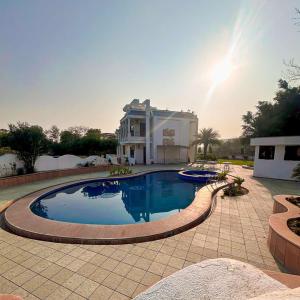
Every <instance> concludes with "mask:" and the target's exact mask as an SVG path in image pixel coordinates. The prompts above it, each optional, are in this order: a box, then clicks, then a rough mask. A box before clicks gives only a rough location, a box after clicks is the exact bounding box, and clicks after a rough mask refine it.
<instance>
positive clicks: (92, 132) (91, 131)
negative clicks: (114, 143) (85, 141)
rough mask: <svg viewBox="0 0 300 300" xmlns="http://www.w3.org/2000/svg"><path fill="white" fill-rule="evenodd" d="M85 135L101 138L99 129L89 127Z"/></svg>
mask: <svg viewBox="0 0 300 300" xmlns="http://www.w3.org/2000/svg"><path fill="white" fill-rule="evenodd" d="M85 137H89V138H95V139H101V129H93V128H90V129H89V130H88V131H87V132H86V134H85Z"/></svg>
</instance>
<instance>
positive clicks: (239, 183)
mask: <svg viewBox="0 0 300 300" xmlns="http://www.w3.org/2000/svg"><path fill="white" fill-rule="evenodd" d="M244 181H245V179H244V178H242V177H239V176H236V177H235V178H234V180H233V182H234V183H235V184H236V185H237V186H238V187H239V188H241V186H242V184H243V182H244Z"/></svg>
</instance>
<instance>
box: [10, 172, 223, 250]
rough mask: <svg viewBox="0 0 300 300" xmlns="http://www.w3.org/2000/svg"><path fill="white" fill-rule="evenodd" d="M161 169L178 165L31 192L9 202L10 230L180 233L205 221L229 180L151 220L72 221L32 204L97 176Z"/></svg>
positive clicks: (70, 237) (97, 237)
mask: <svg viewBox="0 0 300 300" xmlns="http://www.w3.org/2000/svg"><path fill="white" fill-rule="evenodd" d="M158 171H159V172H166V171H174V169H173V170H166V169H163V170H155V171H148V172H147V171H146V172H140V173H136V174H133V175H129V176H122V177H99V178H93V179H85V180H77V181H72V182H69V183H63V184H58V185H55V186H51V187H47V188H44V189H41V190H38V191H36V192H33V193H30V194H28V195H26V196H24V197H22V198H20V199H19V200H18V201H16V202H14V203H13V204H12V205H11V206H9V207H8V208H7V209H6V210H5V213H4V222H5V224H6V226H7V228H8V229H9V230H11V231H12V232H14V233H16V234H18V235H21V236H24V237H28V238H33V239H38V240H44V241H52V242H63V243H79V244H126V243H138V242H145V241H151V240H156V239H160V238H166V237H168V236H172V235H175V234H178V233H180V232H183V231H185V230H187V229H190V228H192V227H194V226H195V225H197V224H200V223H201V222H203V221H204V220H205V219H206V217H207V216H208V215H209V213H210V211H211V208H212V200H213V197H214V195H215V194H216V192H217V191H219V190H220V189H222V188H224V187H225V186H227V185H228V184H229V183H228V182H220V183H213V184H210V185H206V186H204V187H202V188H201V189H200V190H199V191H198V192H197V194H196V196H195V199H194V200H193V202H192V203H191V204H190V205H189V206H188V207H187V208H185V209H183V210H182V211H180V212H178V213H176V214H174V215H171V216H168V217H166V218H163V219H161V220H158V221H153V222H149V223H141V224H127V225H94V224H91V225H90V224H78V223H68V222H60V221H54V220H49V219H46V218H42V217H39V216H37V215H35V214H34V213H33V212H32V211H31V209H30V206H31V204H32V203H33V202H34V201H36V200H37V199H38V198H39V197H40V196H41V195H44V194H46V193H49V192H51V191H54V190H57V189H60V188H64V187H66V186H72V185H76V184H78V183H85V182H93V181H97V180H118V179H125V178H133V177H138V176H142V175H145V174H150V173H154V172H158ZM177 171H178V170H177Z"/></svg>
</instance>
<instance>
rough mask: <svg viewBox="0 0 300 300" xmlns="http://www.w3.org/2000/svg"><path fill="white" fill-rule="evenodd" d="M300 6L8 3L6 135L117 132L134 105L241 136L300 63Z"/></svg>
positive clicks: (4, 20)
mask: <svg viewBox="0 0 300 300" xmlns="http://www.w3.org/2000/svg"><path fill="white" fill-rule="evenodd" d="M296 7H298V8H300V0H297V1H294V0H286V1H282V0H267V1H255V0H249V1H238V0H232V1H230V0H226V1H218V0H210V1H204V0H203V1H201V0H197V1H192V0H185V1H183V0H180V1H177V0H151V1H148V0H138V1H135V0H131V1H128V0H106V1H100V0H97V1H92V0H82V1H80V0H51V1H40V0H0V128H7V125H8V124H9V123H16V122H17V121H26V122H29V123H30V124H38V125H41V126H42V127H44V128H45V129H48V128H50V127H51V126H52V125H57V126H58V127H59V128H61V129H65V128H68V127H70V126H77V125H83V126H88V127H92V128H100V129H101V130H102V131H103V132H114V131H115V129H116V128H117V127H118V126H119V120H120V118H121V117H122V115H123V111H122V108H123V106H124V105H125V104H127V103H129V102H130V101H131V100H132V99H134V98H137V99H140V100H144V99H151V104H152V106H155V107H158V108H161V109H169V110H188V109H190V110H191V111H194V112H195V113H196V114H197V115H198V118H199V128H203V127H213V128H214V129H215V130H217V131H218V132H219V133H220V135H221V136H222V137H223V138H230V137H237V136H239V135H240V134H241V124H242V121H241V117H242V115H243V114H245V113H246V112H247V111H248V110H254V109H255V105H256V103H257V102H258V101H259V100H271V99H272V98H273V97H274V95H275V92H276V90H277V81H278V79H279V78H282V77H283V76H284V71H285V69H286V68H285V66H284V63H283V61H284V60H286V61H288V60H289V59H291V58H294V59H295V61H296V62H298V63H300V26H298V27H297V26H296V25H295V22H296V20H295V19H294V18H295V17H296V16H297V15H296V12H295V8H296Z"/></svg>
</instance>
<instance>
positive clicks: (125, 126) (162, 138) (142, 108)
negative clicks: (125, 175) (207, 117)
mask: <svg viewBox="0 0 300 300" xmlns="http://www.w3.org/2000/svg"><path fill="white" fill-rule="evenodd" d="M123 111H124V112H125V115H124V116H123V118H122V119H121V120H120V127H119V129H118V130H117V135H118V141H119V145H118V149H117V155H118V158H119V159H120V160H121V162H122V163H124V162H126V161H129V163H131V162H132V163H137V164H152V163H158V164H168V163H180V162H191V161H194V160H195V154H196V146H193V145H192V142H193V141H194V140H195V138H196V135H197V131H198V118H197V116H196V115H195V114H194V113H192V112H183V111H181V112H178V111H169V110H160V109H157V108H155V107H152V106H151V105H150V100H145V101H144V102H140V101H139V100H138V99H134V100H132V102H131V103H130V104H127V105H125V106H124V108H123Z"/></svg>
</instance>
